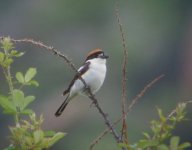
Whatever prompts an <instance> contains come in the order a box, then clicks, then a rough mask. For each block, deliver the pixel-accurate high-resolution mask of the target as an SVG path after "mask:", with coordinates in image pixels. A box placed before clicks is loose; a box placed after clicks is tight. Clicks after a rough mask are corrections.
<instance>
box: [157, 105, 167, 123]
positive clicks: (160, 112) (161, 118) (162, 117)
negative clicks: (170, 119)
mask: <svg viewBox="0 0 192 150" xmlns="http://www.w3.org/2000/svg"><path fill="white" fill-rule="evenodd" d="M157 112H158V115H159V118H160V120H161V122H165V121H166V117H165V116H164V115H163V112H162V110H161V109H160V108H157Z"/></svg>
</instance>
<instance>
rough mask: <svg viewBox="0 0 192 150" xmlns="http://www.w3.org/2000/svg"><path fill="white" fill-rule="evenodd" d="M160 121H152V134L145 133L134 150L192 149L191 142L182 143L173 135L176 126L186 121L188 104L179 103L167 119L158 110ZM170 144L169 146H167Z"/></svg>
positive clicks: (133, 146) (134, 145)
mask: <svg viewBox="0 0 192 150" xmlns="http://www.w3.org/2000/svg"><path fill="white" fill-rule="evenodd" d="M157 112H158V116H159V120H152V121H151V126H150V129H151V132H152V134H150V133H147V132H145V133H143V135H144V138H143V139H141V140H139V141H138V142H137V143H135V144H133V145H131V146H130V147H131V149H133V150H185V149H186V148H189V147H191V144H190V143H189V142H184V143H181V142H180V137H178V136H175V135H172V131H173V130H174V129H175V128H176V125H177V124H178V123H179V122H181V121H185V120H186V103H184V102H183V103H179V104H178V105H177V107H176V109H174V110H173V111H172V112H171V113H170V114H169V115H168V116H167V117H166V116H165V115H164V114H163V112H162V110H161V109H160V108H157ZM167 141H169V142H168V144H166V143H167Z"/></svg>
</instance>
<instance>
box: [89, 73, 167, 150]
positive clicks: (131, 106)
mask: <svg viewBox="0 0 192 150" xmlns="http://www.w3.org/2000/svg"><path fill="white" fill-rule="evenodd" d="M163 77H164V74H162V75H160V76H158V77H156V78H155V79H153V80H152V81H151V82H150V83H148V84H147V85H146V86H145V87H144V88H143V89H142V90H141V91H140V92H139V94H137V95H136V96H135V97H134V98H133V99H132V100H131V103H130V105H129V106H128V108H127V111H126V115H128V114H129V112H130V111H131V110H132V108H133V107H134V106H135V104H136V103H137V102H138V100H139V99H140V98H142V97H143V96H144V94H145V93H146V92H147V91H148V90H149V89H150V88H151V87H152V86H153V85H154V84H155V83H157V82H158V81H159V80H160V79H161V78H163ZM121 120H122V118H119V119H117V120H116V121H115V122H114V123H113V126H115V125H117V124H118V123H119V122H120V121H121ZM109 132H110V130H109V129H105V130H104V131H103V132H102V133H101V134H100V135H99V136H98V137H97V138H96V139H95V140H94V141H93V142H92V143H91V144H90V146H89V149H90V150H92V149H93V147H94V146H95V145H96V144H97V143H98V142H99V141H100V140H101V139H102V138H103V137H104V136H105V135H107V134H108V133H109Z"/></svg>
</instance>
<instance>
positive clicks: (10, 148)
mask: <svg viewBox="0 0 192 150" xmlns="http://www.w3.org/2000/svg"><path fill="white" fill-rule="evenodd" d="M3 150H17V149H16V148H15V147H14V146H13V145H9V147H6V148H4V149H3Z"/></svg>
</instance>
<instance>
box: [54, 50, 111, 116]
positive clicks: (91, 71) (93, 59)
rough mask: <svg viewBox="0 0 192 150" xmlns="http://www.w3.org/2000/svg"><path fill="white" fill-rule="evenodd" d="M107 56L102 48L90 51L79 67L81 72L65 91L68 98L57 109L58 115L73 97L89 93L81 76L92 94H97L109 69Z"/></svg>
mask: <svg viewBox="0 0 192 150" xmlns="http://www.w3.org/2000/svg"><path fill="white" fill-rule="evenodd" d="M107 58H108V56H107V55H105V54H104V52H103V51H102V50H101V49H94V50H92V51H91V52H89V53H88V55H87V58H86V60H85V62H84V64H83V65H82V66H81V67H80V68H79V69H78V72H79V74H76V75H75V77H74V78H73V80H72V81H71V83H70V84H69V86H68V88H67V89H66V90H65V91H64V92H63V95H64V96H66V98H65V100H64V102H63V103H62V104H61V106H60V107H59V109H58V110H57V111H56V113H55V116H56V117H58V116H60V115H61V114H62V112H63V111H64V109H65V108H66V106H67V104H68V103H69V101H70V100H71V99H73V98H74V97H76V96H77V95H79V94H81V95H87V94H88V93H87V92H86V88H85V85H84V84H83V82H82V81H81V80H80V79H79V76H81V78H83V79H84V81H85V82H86V85H87V86H88V87H89V88H90V90H91V92H92V94H95V93H96V92H97V91H98V90H99V89H100V88H101V86H102V84H103V82H104V79H105V75H106V71H107V69H106V59H107Z"/></svg>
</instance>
